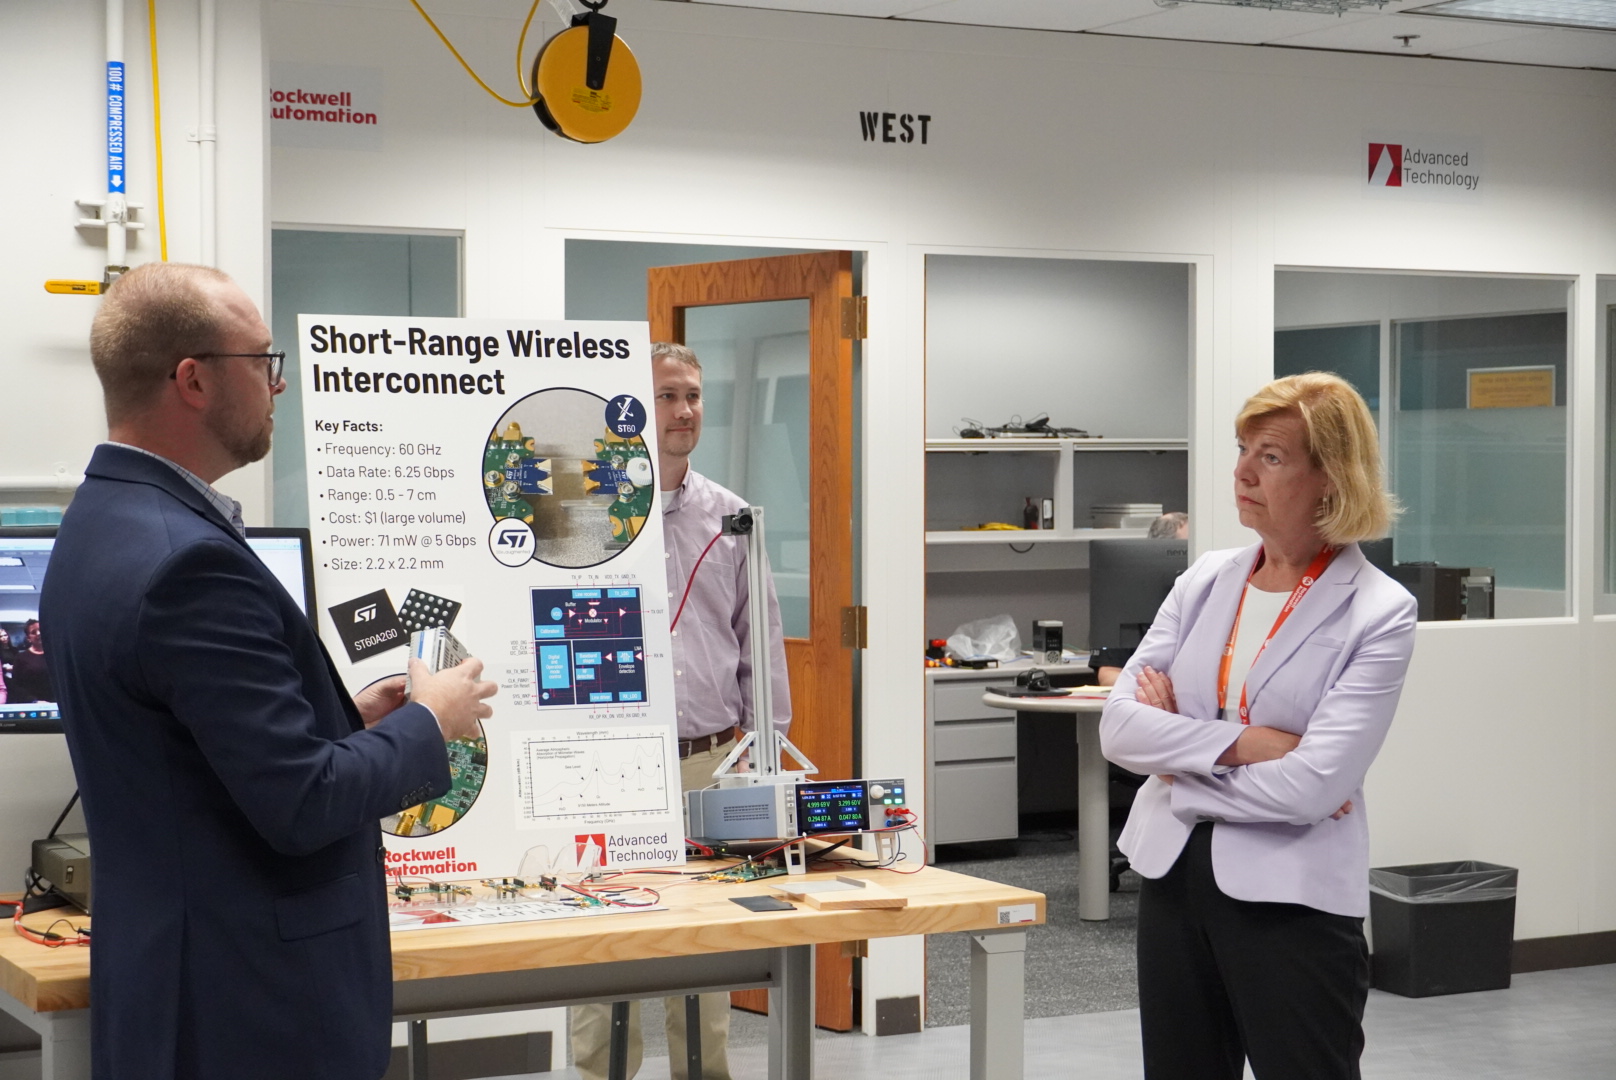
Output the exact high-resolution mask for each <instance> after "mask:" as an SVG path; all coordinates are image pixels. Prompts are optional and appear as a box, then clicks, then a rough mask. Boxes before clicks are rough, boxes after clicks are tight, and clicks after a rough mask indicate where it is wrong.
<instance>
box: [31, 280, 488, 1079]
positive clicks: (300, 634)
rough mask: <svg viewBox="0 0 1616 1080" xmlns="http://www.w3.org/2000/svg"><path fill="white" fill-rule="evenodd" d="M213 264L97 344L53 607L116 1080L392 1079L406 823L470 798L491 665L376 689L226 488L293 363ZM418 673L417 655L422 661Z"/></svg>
mask: <svg viewBox="0 0 1616 1080" xmlns="http://www.w3.org/2000/svg"><path fill="white" fill-rule="evenodd" d="M269 347H270V335H269V331H268V329H267V328H266V327H265V326H264V323H263V320H262V319H261V318H260V317H259V314H258V311H257V309H256V308H255V307H254V306H253V304H252V301H251V300H249V299H248V298H247V296H246V294H245V293H243V292H242V291H241V289H240V288H239V287H237V286H236V285H235V284H234V283H233V282H232V281H231V280H230V279H229V278H228V277H226V276H225V275H224V274H221V273H219V272H218V271H215V270H210V269H207V268H205V267H190V266H179V265H174V264H153V265H149V266H143V267H140V268H138V269H136V270H134V271H132V272H130V273H129V274H127V275H125V276H124V277H123V278H121V279H120V280H119V281H118V282H117V283H116V284H114V285H113V287H112V289H111V290H110V291H109V293H108V294H107V296H106V298H105V299H104V301H103V302H102V307H101V310H100V312H99V313H98V314H97V316H96V319H95V323H94V327H93V329H92V331H91V359H92V360H93V362H94V364H95V368H96V373H97V375H98V376H99V377H100V379H101V383H102V388H103V392H104V396H105V401H106V409H107V421H108V428H109V436H110V441H109V442H108V443H105V444H102V445H101V446H99V447H98V448H97V449H96V451H95V454H94V456H93V458H92V459H91V461H90V465H89V468H88V469H87V470H86V472H85V482H84V484H83V486H82V487H81V488H80V489H79V491H78V494H77V495H76V496H75V498H74V500H73V503H72V505H71V507H69V509H68V511H67V513H66V515H65V516H64V518H63V521H62V525H61V529H60V532H59V537H58V540H57V543H56V547H55V550H54V552H53V554H52V557H51V561H50V565H49V569H48V571H47V573H46V577H45V584H44V590H43V596H42V598H41V601H40V606H41V617H42V621H43V624H44V625H45V626H46V627H48V628H49V634H50V643H51V647H50V649H49V650H48V653H47V655H48V657H49V661H50V668H51V674H52V676H53V678H54V680H55V683H56V686H57V692H58V695H59V698H60V702H61V708H62V718H63V724H64V726H65V727H66V730H67V740H68V748H69V750H70V751H71V753H72V756H73V766H74V769H75V771H76V772H77V774H78V780H79V786H80V790H81V792H82V795H83V801H84V813H85V818H86V821H87V823H88V825H89V832H90V836H91V839H92V840H93V842H94V846H95V920H94V934H95V939H94V941H95V943H94V946H93V951H92V954H91V955H92V960H91V976H90V1000H91V1009H92V1013H91V1026H92V1031H91V1038H92V1056H93V1068H94V1075H95V1077H97V1080H148V1078H149V1080H159V1078H161V1080H168V1078H197V1080H203V1078H207V1080H214V1078H225V1077H228V1078H230V1080H247V1078H258V1077H262V1078H264V1080H286V1078H290V1077H297V1078H298V1080H310V1078H315V1077H330V1078H333V1080H335V1078H342V1080H353V1078H361V1077H368V1078H375V1077H379V1076H380V1075H381V1074H382V1073H383V1072H384V1071H385V1069H386V1067H387V1059H388V1053H389V1043H390V1041H391V1040H390V1038H389V1034H390V1030H391V1029H390V1024H391V1019H392V973H391V964H390V952H389V943H388V927H387V911H386V901H385V877H384V867H383V855H384V853H383V849H382V846H381V834H380V830H379V827H378V825H377V821H378V819H379V818H381V817H382V816H384V815H386V814H389V813H394V812H396V811H398V810H400V809H402V808H404V807H409V806H413V805H415V804H416V803H419V802H421V801H423V800H424V799H427V798H431V797H433V796H435V795H439V794H441V793H443V792H444V791H446V790H447V789H448V787H449V770H448V759H447V755H446V753H445V751H444V742H445V740H446V739H449V738H454V737H457V736H461V735H470V734H474V733H475V730H476V721H477V719H478V718H479V717H486V716H488V715H490V712H491V710H490V709H489V708H488V706H487V705H485V704H483V702H482V699H484V698H486V697H488V696H490V695H491V694H493V692H494V689H495V688H494V685H493V684H492V683H488V682H483V681H480V679H479V676H480V674H481V670H482V664H481V662H480V661H475V660H472V661H467V662H466V663H465V664H463V665H461V666H460V667H458V668H455V669H452V670H449V671H444V672H441V673H438V674H436V675H432V674H429V673H428V672H427V671H426V669H425V667H424V666H422V667H419V668H415V669H412V676H413V679H414V683H413V685H414V694H413V698H412V700H411V701H408V702H406V701H405V698H404V691H403V679H402V678H399V679H396V680H388V681H386V682H383V683H380V684H377V685H376V686H373V687H371V688H369V689H367V690H366V691H364V692H362V693H361V694H360V695H359V696H358V698H357V699H351V698H350V697H349V696H348V694H347V693H346V692H345V691H344V690H343V688H342V684H341V682H340V681H339V679H338V676H337V672H336V669H335V668H334V667H333V666H332V664H331V661H330V659H329V657H328V656H327V655H326V653H325V650H324V649H323V648H322V647H321V645H320V642H319V640H318V638H316V636H315V631H314V628H313V627H312V626H311V625H310V624H309V621H308V619H307V618H306V617H305V616H304V615H303V613H302V612H301V610H300V609H299V607H298V605H297V604H296V603H295V602H294V601H293V600H292V598H291V597H290V596H289V595H287V593H286V591H285V590H284V589H283V588H282V587H281V586H280V585H279V584H278V583H277V581H276V579H275V577H274V575H272V574H271V573H270V572H269V570H268V569H267V568H266V567H265V566H264V565H263V564H262V563H261V562H260V561H259V560H258V559H257V557H256V556H255V555H254V554H253V552H252V551H251V550H250V549H249V548H248V547H247V544H246V541H245V539H244V537H243V535H242V525H241V519H240V507H239V505H237V504H235V503H234V502H233V500H230V499H228V498H227V497H226V496H224V495H222V494H220V493H219V492H218V491H216V490H214V489H213V487H212V486H211V485H212V483H213V481H215V480H217V479H218V478H219V477H220V476H223V475H224V474H225V473H227V472H230V471H231V470H233V469H235V468H238V467H240V466H242V465H245V464H248V463H249V462H252V461H257V460H259V459H261V458H262V457H263V456H264V455H265V454H266V453H267V452H268V451H269V442H270V433H271V429H272V427H273V423H274V421H273V415H272V414H273V412H274V399H275V396H276V395H277V394H279V393H280V392H281V391H282V390H284V389H285V387H286V384H285V382H284V381H282V380H281V378H280V366H281V355H282V354H277V353H270V352H269ZM416 663H417V664H418V663H419V661H417V662H416Z"/></svg>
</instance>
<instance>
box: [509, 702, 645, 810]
mask: <svg viewBox="0 0 1616 1080" xmlns="http://www.w3.org/2000/svg"><path fill="white" fill-rule="evenodd" d="M513 738H514V741H515V754H514V757H515V760H516V807H517V822H516V824H517V827H518V828H522V829H536V828H554V827H558V826H563V825H567V824H569V823H582V822H590V821H594V822H598V821H602V820H605V819H617V820H626V819H631V818H634V817H651V816H657V815H665V814H667V813H669V812H670V807H671V805H672V803H671V801H670V800H671V793H670V791H669V785H668V764H667V760H668V731H667V729H666V728H664V727H624V728H609V729H598V730H591V731H570V732H569V731H526V732H517V733H516V734H515V735H514V736H513Z"/></svg>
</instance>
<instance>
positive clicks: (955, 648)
mask: <svg viewBox="0 0 1616 1080" xmlns="http://www.w3.org/2000/svg"><path fill="white" fill-rule="evenodd" d="M948 651H949V653H950V654H951V655H952V656H954V657H955V658H957V659H960V660H973V659H977V658H980V657H983V656H991V657H992V658H993V659H995V660H997V661H998V662H999V663H1001V664H1008V663H1010V662H1011V661H1013V660H1015V659H1016V658H1017V657H1019V656H1020V655H1021V632H1020V631H1018V630H1017V629H1016V621H1015V620H1014V619H1012V618H1011V617H1010V616H1008V615H990V616H988V617H987V618H985V619H972V620H971V621H970V622H968V623H965V624H963V625H962V626H960V628H959V629H957V630H955V631H954V632H953V633H952V634H950V635H949V636H948Z"/></svg>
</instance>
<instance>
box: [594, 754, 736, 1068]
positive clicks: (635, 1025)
mask: <svg viewBox="0 0 1616 1080" xmlns="http://www.w3.org/2000/svg"><path fill="white" fill-rule="evenodd" d="M734 748H735V744H734V743H732V742H731V743H725V744H724V745H723V746H717V747H714V748H713V749H711V750H708V751H707V752H706V753H703V754H691V755H690V756H689V757H687V758H685V759H684V760H682V761H680V762H679V780H680V783H681V784H682V785H683V787H684V790H686V791H688V790H690V789H691V788H702V787H706V786H707V785H709V784H711V783H712V782H713V770H714V769H716V768H718V763H719V762H721V761H723V760H724V757H725V756H726V755H727V754H728V753H729V752H730V751H731V750H733V749H734ZM662 1004H663V1006H664V1007H665V1008H666V1009H667V1013H668V1016H667V1025H666V1030H667V1034H668V1066H669V1068H670V1070H671V1072H672V1075H673V1080H689V1073H688V1070H687V1069H686V1067H685V1061H686V1058H687V1056H688V1055H687V1053H686V1049H685V1046H686V1044H685V999H684V998H682V997H671V998H664V999H663V1000H662ZM570 1026H571V1028H572V1063H573V1066H574V1067H575V1068H576V1069H577V1070H578V1075H579V1076H580V1077H582V1078H583V1080H606V1065H607V1061H608V1058H609V1056H610V1051H611V1037H612V1007H611V1006H610V1005H575V1006H573V1008H572V1016H571V1024H570ZM644 1058H645V1041H644V1038H643V1037H642V1036H641V1034H640V1003H639V1002H638V1001H634V1002H630V1003H629V1011H628V1076H629V1077H631V1078H632V1077H633V1076H634V1074H635V1073H637V1072H639V1071H640V1063H641V1062H642V1061H643V1060H644ZM701 1075H702V1080H730V1075H729V995H728V994H725V993H718V994H702V995H701Z"/></svg>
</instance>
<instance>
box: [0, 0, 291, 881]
mask: <svg viewBox="0 0 1616 1080" xmlns="http://www.w3.org/2000/svg"><path fill="white" fill-rule="evenodd" d="M126 9H127V11H126V15H125V27H124V29H125V55H124V59H125V63H126V65H127V79H128V112H127V128H128V134H127V139H128V147H127V157H128V167H129V180H128V187H129V195H130V199H131V200H132V201H136V202H143V203H145V206H146V208H145V210H144V211H143V212H141V213H140V214H139V217H140V218H142V219H144V220H145V221H147V222H150V223H151V224H150V225H149V226H148V228H147V230H146V231H145V233H144V234H138V235H136V236H135V237H134V239H133V240H132V242H131V245H130V248H129V254H128V259H129V264H130V265H139V264H140V263H143V262H150V261H154V260H156V258H157V257H158V242H157V225H156V222H157V205H156V195H155V187H156V179H155V173H156V169H155V164H154V159H155V154H154V150H153V138H152V123H151V118H152V107H151V93H150V86H151V77H150V69H151V64H150V48H149V46H148V43H147V36H146V5H145V4H143V3H138V2H134V0H128V2H127V3H126ZM157 20H158V31H159V45H160V52H159V65H160V68H159V70H160V74H161V79H162V89H163V100H162V106H163V109H162V112H163V143H164V158H165V166H166V169H165V172H166V178H165V179H166V185H167V194H168V241H169V257H170V258H171V259H172V260H174V261H188V262H194V261H196V259H197V258H198V235H199V227H200V217H199V214H198V212H197V208H196V207H197V198H196V193H197V188H198V183H199V175H200V173H199V168H198V162H199V157H198V151H197V145H196V144H195V143H192V142H189V141H187V138H186V136H187V133H188V132H189V131H190V130H191V129H193V128H195V126H196V123H197V64H196V52H197V25H196V4H195V3H194V2H187V0H160V2H159V3H158V4H157ZM261 20H262V12H261V10H260V3H259V0H220V3H219V14H218V38H217V40H218V59H219V64H218V67H219V83H218V95H217V99H216V100H217V127H218V133H219V140H218V176H219V180H218V186H219V217H218V220H219V226H218V254H219V266H220V267H221V268H222V269H224V270H226V271H227V272H229V273H230V274H232V275H234V276H235V278H236V279H237V280H238V281H239V282H241V284H242V286H243V287H244V288H245V289H246V290H247V293H248V294H249V295H250V296H252V297H254V299H256V300H260V301H261V300H262V297H263V296H264V285H265V280H266V278H265V269H266V262H265V260H266V245H265V226H264V222H265V210H266V208H265V199H266V190H265V173H266V169H267V166H268V161H267V158H266V155H265V145H264V131H265V123H264V116H263V114H262V112H261V111H260V110H259V108H258V104H259V101H260V99H261V95H260V85H261V81H262V60H261V57H262V50H263V40H262V31H261V27H260V24H261ZM105 27H106V23H105V6H104V4H102V3H96V2H91V0H52V2H50V3H41V2H33V3H5V4H0V99H3V100H5V101H8V102H10V103H11V105H10V107H9V108H8V109H7V112H6V118H5V121H4V127H3V131H4V136H5V146H6V153H5V155H4V159H3V160H4V162H5V167H4V168H3V169H0V205H3V206H5V207H6V208H7V213H6V219H7V228H8V236H7V257H6V258H5V259H4V260H0V297H3V298H4V299H3V302H0V311H3V312H4V315H5V330H6V346H5V349H4V351H3V353H0V386H3V387H4V388H5V389H4V397H3V402H4V407H3V408H0V503H4V504H25V505H34V504H38V503H40V502H53V501H59V500H60V501H65V493H63V494H62V495H56V494H53V493H50V492H37V491H18V490H15V489H14V488H13V489H8V488H7V487H6V482H7V478H8V477H33V476H42V475H44V476H48V475H52V474H54V473H56V472H58V471H61V472H65V473H67V474H68V475H70V476H77V475H79V474H80V473H82V471H83V468H84V465H85V463H87V462H88V461H89V458H90V452H91V451H92V449H93V448H94V446H95V444H96V443H97V442H99V441H100V440H101V439H103V438H105V436H106V424H105V420H104V418H103V416H102V412H101V389H100V384H99V383H98V382H97V381H96V378H95V373H94V372H93V371H92V370H91V368H90V358H89V349H88V341H89V332H90V320H91V318H92V317H93V316H94V314H95V309H96V305H97V303H98V301H97V300H95V299H93V298H90V297H82V296H59V295H51V294H47V293H46V292H45V290H44V282H45V280H46V279H47V278H85V279H99V278H100V277H101V272H102V267H103V266H104V264H105V263H106V248H105V243H104V238H103V234H102V233H101V232H99V231H91V230H83V229H77V228H75V222H77V220H78V219H79V217H81V216H83V212H82V211H81V210H80V209H79V208H78V207H76V206H75V205H74V204H73V200H74V199H75V198H81V197H91V196H101V195H104V194H105V189H106V154H105V148H106V97H105V92H104V86H105V78H106V68H105V63H106V45H105V43H106V29H105ZM220 487H221V488H223V489H224V490H227V491H229V492H230V494H231V495H233V496H234V497H236V498H237V499H240V500H241V501H242V503H243V507H244V510H245V513H246V516H247V520H248V522H249V523H252V524H266V523H267V521H268V517H267V509H268V504H267V499H266V485H265V472H264V469H263V467H262V466H251V467H249V468H246V469H242V470H240V471H239V472H237V473H234V474H232V475H231V476H229V477H227V478H226V479H225V480H224V481H222V482H221V484H220ZM46 632H47V634H48V633H49V631H48V630H47V631H46ZM72 791H73V775H72V768H71V766H70V764H69V762H68V757H67V750H66V746H65V744H64V743H63V741H62V740H61V738H59V737H57V736H40V735H29V736H7V737H4V738H0V821H3V822H4V823H5V825H4V828H0V880H5V881H15V880H17V879H18V877H17V876H18V875H20V873H21V871H22V869H23V868H24V867H26V866H27V864H28V857H29V856H28V844H29V841H30V840H31V839H32V838H34V837H38V836H43V835H44V834H45V831H46V830H47V829H49V828H50V825H51V822H52V821H53V820H54V819H55V817H56V814H57V813H58V812H59V811H60V810H61V808H62V805H63V804H64V803H65V802H66V801H67V797H68V796H69V795H70V794H72ZM78 821H79V818H78V817H77V813H76V812H75V816H74V818H73V819H70V821H69V822H68V825H67V827H68V828H72V827H74V825H75V823H77V822H78Z"/></svg>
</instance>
